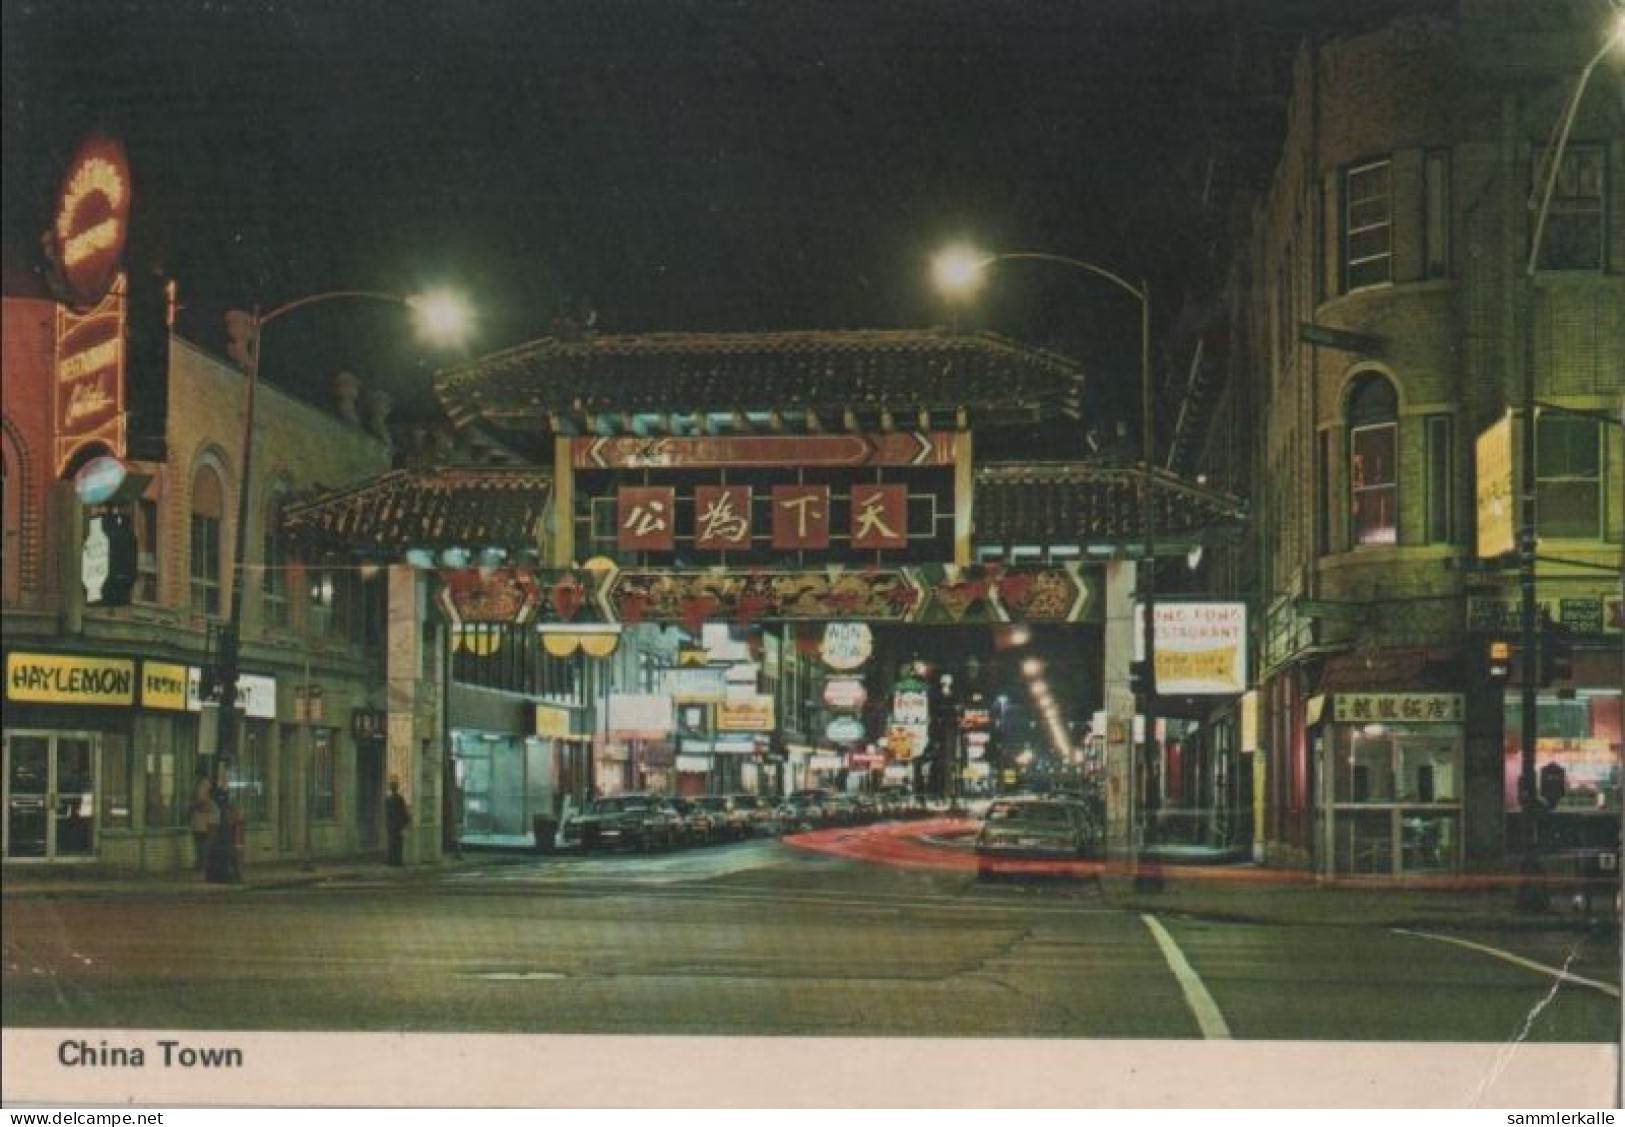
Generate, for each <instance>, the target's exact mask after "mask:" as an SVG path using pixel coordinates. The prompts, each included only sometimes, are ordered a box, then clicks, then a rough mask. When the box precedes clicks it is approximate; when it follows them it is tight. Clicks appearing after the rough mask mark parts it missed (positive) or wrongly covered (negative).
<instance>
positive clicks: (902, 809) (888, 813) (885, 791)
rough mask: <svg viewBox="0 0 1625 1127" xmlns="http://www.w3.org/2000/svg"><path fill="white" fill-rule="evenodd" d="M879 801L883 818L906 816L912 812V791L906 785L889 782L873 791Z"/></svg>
mask: <svg viewBox="0 0 1625 1127" xmlns="http://www.w3.org/2000/svg"><path fill="white" fill-rule="evenodd" d="M875 797H876V798H877V799H879V801H880V814H881V817H884V818H907V817H910V816H911V815H912V814H913V813H914V792H913V791H912V790H911V789H909V788H908V787H906V786H902V785H900V784H895V783H894V784H891V785H889V786H883V787H881V788H880V789H879V790H878V791H876V792H875Z"/></svg>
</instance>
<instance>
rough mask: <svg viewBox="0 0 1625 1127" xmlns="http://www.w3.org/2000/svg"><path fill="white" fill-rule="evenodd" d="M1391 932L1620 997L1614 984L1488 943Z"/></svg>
mask: <svg viewBox="0 0 1625 1127" xmlns="http://www.w3.org/2000/svg"><path fill="white" fill-rule="evenodd" d="M1390 930H1392V931H1393V933H1394V934H1395V935H1414V936H1416V937H1417V938H1418V939H1433V940H1436V941H1438V942H1440V943H1454V944H1455V945H1456V946H1457V947H1466V948H1467V949H1469V950H1472V951H1478V952H1481V953H1482V954H1485V955H1489V956H1490V957H1491V958H1496V959H1500V960H1502V961H1503V962H1508V963H1511V964H1512V965H1514V966H1519V967H1523V968H1524V969H1525V970H1532V971H1538V972H1539V973H1541V974H1545V975H1550V976H1551V977H1553V978H1556V979H1558V980H1560V981H1562V982H1572V983H1574V984H1575V985H1576V986H1589V987H1590V988H1591V989H1593V990H1600V991H1602V992H1603V993H1604V994H1607V995H1608V996H1609V997H1610V998H1617V997H1619V987H1617V986H1615V985H1613V984H1612V983H1608V982H1598V981H1597V980H1596V979H1594V978H1586V977H1584V976H1583V975H1578V974H1574V973H1573V972H1571V971H1566V970H1563V969H1562V968H1560V967H1549V966H1546V965H1545V964H1544V963H1537V962H1535V961H1534V960H1532V959H1526V958H1524V957H1523V956H1522V955H1514V954H1513V953H1512V952H1511V951H1503V950H1501V949H1500V948H1499V947H1491V946H1490V945H1489V944H1487V943H1474V942H1473V941H1472V940H1471V939H1457V938H1456V937H1455V936H1453V935H1434V934H1433V933H1431V932H1427V931H1411V930H1410V929H1409V928H1403V927H1396V928H1392V929H1390Z"/></svg>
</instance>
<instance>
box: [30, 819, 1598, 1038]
mask: <svg viewBox="0 0 1625 1127" xmlns="http://www.w3.org/2000/svg"><path fill="white" fill-rule="evenodd" d="M1618 958H1619V956H1618V947H1617V938H1616V937H1615V936H1608V937H1606V938H1604V937H1597V936H1593V937H1591V938H1585V937H1582V936H1577V935H1574V934H1541V935H1531V934H1529V933H1527V932H1526V931H1517V930H1515V929H1509V930H1508V931H1506V932H1505V933H1502V932H1499V931H1497V930H1496V929H1493V928H1491V929H1485V928H1483V927H1478V928H1476V929H1474V930H1473V931H1471V933H1468V932H1465V931H1464V932H1460V933H1454V934H1452V933H1447V932H1438V933H1429V934H1414V933H1407V932H1404V931H1400V930H1395V929H1392V928H1389V927H1384V926H1376V925H1373V926H1370V927H1366V928H1361V927H1350V926H1347V925H1346V924H1343V925H1339V926H1335V927H1332V926H1315V925H1314V924H1312V923H1309V924H1296V925H1279V924H1278V925H1270V924H1260V923H1256V922H1249V923H1239V922H1225V921H1222V920H1212V919H1200V918H1191V917H1188V916H1177V915H1172V914H1159V913H1156V912H1145V911H1141V910H1125V909H1122V908H1119V907H1114V906H1113V905H1111V904H1109V903H1107V902H1106V900H1105V899H1104V898H1103V897H1102V895H1101V892H1100V889H1099V887H1098V886H1097V885H1096V884H1095V883H1094V882H1093V881H1092V880H1088V879H1032V880H1015V881H999V882H988V881H981V880H977V879H976V878H975V876H974V874H972V873H969V872H966V871H964V870H963V869H944V870H924V871H919V870H912V869H901V868H894V867H887V866H884V865H875V864H867V863H860V862H857V861H853V860H850V859H847V858H843V857H839V856H832V855H828V854H822V853H816V852H809V851H806V850H802V849H798V848H795V847H793V846H791V845H787V844H784V843H781V842H778V841H772V840H762V841H753V842H746V843H741V844H737V845H729V846H719V847H712V848H709V849H703V850H688V851H683V852H678V853H672V854H668V855H663V856H657V857H636V856H612V857H594V858H558V859H540V858H535V859H532V858H527V859H524V860H521V861H517V862H509V863H498V862H497V861H495V860H493V862H492V863H491V864H490V865H489V866H476V867H473V868H466V867H465V868H463V869H459V870H456V871H452V872H448V873H444V874H440V875H437V876H435V877H432V878H429V879H412V880H407V881H401V880H398V879H395V878H393V877H392V876H391V875H389V874H386V873H384V872H382V871H380V872H379V873H378V874H377V876H376V877H374V876H372V875H370V874H361V875H358V876H352V877H346V878H334V879H330V880H327V881H325V882H320V883H316V884H312V885H307V886H301V887H292V888H263V889H252V890H237V891H234V892H231V893H229V894H225V895H221V894H209V893H208V892H207V891H206V890H198V891H195V892H194V891H190V890H181V891H177V890H176V889H174V888H168V889H165V890H157V889H145V890H143V889H140V888H132V889H131V890H128V891H114V892H103V893H100V894H97V895H83V894H53V895H50V896H11V897H8V898H7V899H6V901H5V904H4V991H3V996H0V1014H3V1019H4V1023H5V1024H6V1025H7V1026H15V1027H42V1026H50V1027H64V1026H68V1027H75V1028H84V1029H95V1028H129V1027H145V1028H181V1029H186V1028H191V1029H261V1030H347V1031H366V1032H379V1031H413V1032H417V1031H435V1032H486V1031H492V1032H496V1031H501V1032H516V1033H638V1034H738V1035H746V1034H750V1035H763V1034H790V1035H848V1036H857V1035H861V1036H875V1035H909V1036H944V1035H951V1036H958V1035H965V1036H984V1037H988V1036H992V1037H1000V1036H1037V1037H1068V1038H1080V1037H1081V1038H1095V1037H1101V1038H1174V1039H1179V1038H1199V1037H1211V1038H1222V1037H1233V1038H1238V1039H1255V1040H1271V1039H1307V1040H1320V1039H1337V1040H1357V1041H1367V1040H1379V1041H1393V1040H1407V1041H1409V1040H1420V1041H1481V1042H1495V1043H1504V1042H1508V1041H1512V1040H1516V1039H1519V1038H1524V1039H1529V1040H1537V1041H1569V1042H1588V1041H1590V1042H1611V1041H1617V1039H1618V1037H1619V1034H1620V1000H1619V991H1618V984H1619V970H1618ZM1519 960H1522V961H1521V962H1520V961H1519ZM1565 965H1566V966H1567V969H1568V971H1569V973H1570V974H1571V975H1573V976H1576V977H1572V978H1569V979H1561V978H1559V977H1557V976H1556V975H1554V974H1552V973H1551V970H1552V969H1561V968H1563V967H1564V966H1565ZM1543 968H1546V969H1543Z"/></svg>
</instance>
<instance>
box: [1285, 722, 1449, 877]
mask: <svg viewBox="0 0 1625 1127" xmlns="http://www.w3.org/2000/svg"><path fill="white" fill-rule="evenodd" d="M1311 704H1312V705H1314V707H1315V708H1318V709H1319V725H1318V728H1316V727H1314V726H1313V725H1312V727H1311V738H1312V740H1313V742H1314V743H1315V745H1316V750H1317V755H1316V767H1317V773H1318V776H1319V778H1318V780H1317V783H1318V789H1319V792H1320V796H1321V800H1320V802H1319V803H1318V806H1319V811H1320V813H1319V828H1320V833H1321V835H1322V840H1321V849H1320V850H1319V858H1320V860H1319V865H1318V868H1319V869H1320V871H1322V872H1328V873H1330V874H1332V875H1335V876H1392V875H1408V874H1411V875H1414V874H1426V873H1448V872H1456V871H1459V870H1460V868H1461V866H1462V857H1463V836H1462V796H1463V793H1464V785H1463V783H1464V780H1463V746H1464V738H1463V698H1462V696H1461V695H1460V694H1458V693H1380V692H1373V693H1338V694H1336V695H1334V696H1330V697H1323V698H1319V699H1318V701H1312V702H1311Z"/></svg>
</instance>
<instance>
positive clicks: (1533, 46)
mask: <svg viewBox="0 0 1625 1127" xmlns="http://www.w3.org/2000/svg"><path fill="white" fill-rule="evenodd" d="M1599 19H1600V17H1599V16H1598V14H1597V11H1596V7H1595V6H1594V5H1586V4H1540V5H1529V4H1520V3H1509V2H1505V0H1464V2H1463V3H1461V4H1460V5H1459V7H1458V10H1457V13H1456V15H1455V18H1454V19H1433V18H1428V19H1413V20H1407V21H1402V22H1396V23H1392V24H1389V25H1388V26H1385V27H1382V28H1379V29H1375V30H1372V31H1371V32H1369V33H1368V34H1363V35H1359V36H1355V37H1351V38H1346V39H1338V40H1334V41H1328V42H1318V43H1311V44H1308V45H1306V46H1305V47H1304V48H1303V49H1302V50H1301V51H1300V53H1299V55H1298V58H1297V62H1296V66H1295V69H1294V75H1293V88H1292V96H1291V100H1290V104H1289V109H1288V114H1287V128H1286V134H1285V141H1284V144H1283V147H1282V151H1281V155H1280V159H1279V161H1278V163H1277V165H1276V168H1275V174H1274V178H1273V182H1272V184H1271V186H1270V188H1269V190H1268V192H1267V193H1266V194H1265V195H1264V197H1263V198H1262V199H1261V200H1260V201H1259V202H1258V204H1257V206H1256V208H1255V211H1254V215H1253V222H1252V226H1251V235H1250V238H1249V240H1248V242H1247V244H1246V246H1245V247H1244V248H1243V249H1242V252H1241V253H1240V254H1239V255H1238V257H1237V259H1236V261H1235V262H1234V264H1233V268H1232V270H1231V273H1230V281H1229V287H1228V291H1227V294H1226V300H1225V302H1224V307H1225V310H1226V318H1227V321H1228V332H1227V333H1226V334H1225V339H1226V348H1225V353H1224V356H1223V359H1222V362H1221V364H1220V372H1221V375H1222V386H1223V391H1222V393H1221V396H1220V399H1219V403H1218V406H1217V408H1216V412H1215V420H1214V425H1213V426H1212V427H1211V428H1210V431H1209V434H1208V438H1207V441H1206V444H1205V447H1204V450H1203V455H1202V459H1201V462H1202V466H1203V468H1204V470H1205V471H1206V472H1207V473H1208V474H1209V476H1210V478H1211V479H1212V480H1213V481H1214V482H1215V484H1218V485H1221V486H1228V487H1233V488H1236V489H1238V490H1239V491H1241V492H1244V493H1246V494H1248V495H1250V497H1251V499H1252V517H1253V520H1252V525H1251V531H1250V534H1249V537H1248V539H1247V541H1246V542H1245V543H1244V544H1243V545H1241V546H1239V548H1238V549H1237V550H1236V551H1234V552H1232V553H1231V554H1230V556H1229V558H1228V559H1227V560H1226V561H1224V563H1223V564H1222V565H1221V566H1222V567H1223V568H1224V569H1226V571H1227V573H1228V574H1229V575H1230V576H1231V578H1232V579H1233V581H1234V582H1236V583H1237V585H1238V586H1239V587H1240V588H1241V589H1242V590H1245V591H1247V592H1249V594H1250V597H1251V600H1252V601H1253V602H1254V605H1255V607H1256V613H1255V637H1254V648H1255V653H1257V655H1258V659H1257V664H1256V669H1255V686H1254V695H1253V696H1252V698H1251V699H1250V700H1249V701H1248V703H1247V707H1246V708H1244V709H1243V710H1242V711H1243V713H1244V714H1245V713H1252V716H1255V717H1256V722H1254V721H1253V719H1252V717H1248V719H1247V722H1246V723H1243V724H1242V725H1241V726H1240V728H1239V729H1238V747H1237V752H1238V754H1239V755H1240V756H1241V757H1242V758H1243V759H1244V760H1246V761H1247V767H1248V774H1249V775H1250V776H1251V781H1252V782H1253V784H1254V786H1255V788H1256V792H1257V802H1256V809H1257V811H1258V813H1259V814H1260V815H1261V817H1260V818H1259V820H1258V823H1257V826H1256V833H1257V836H1258V838H1259V840H1260V843H1261V846H1262V848H1261V853H1262V854H1263V855H1264V856H1265V857H1266V858H1267V859H1268V860H1270V861H1271V862H1274V863H1279V864H1285V865H1292V866H1301V867H1307V868H1312V869H1314V870H1315V871H1318V872H1322V873H1328V874H1339V875H1352V874H1393V873H1398V874H1412V873H1426V872H1436V871H1460V870H1463V869H1473V868H1479V867H1489V866H1495V865H1498V864H1502V863H1504V862H1505V860H1506V858H1507V857H1508V855H1509V854H1511V853H1512V852H1514V851H1515V850H1516V849H1517V848H1518V847H1519V843H1521V842H1522V841H1523V840H1524V837H1523V835H1524V827H1523V826H1522V825H1521V824H1520V815H1519V813H1518V810H1519V799H1518V790H1517V777H1518V773H1519V769H1520V764H1519V749H1520V745H1521V738H1520V734H1519V693H1518V687H1519V680H1518V676H1519V673H1518V669H1517V662H1519V661H1539V660H1540V658H1539V656H1538V654H1530V653H1521V652H1517V651H1518V650H1519V649H1521V647H1520V645H1519V643H1520V642H1521V641H1522V639H1521V635H1520V633H1519V629H1518V627H1519V620H1518V592H1519V588H1518V574H1517V570H1516V567H1515V562H1516V561H1515V553H1512V551H1511V550H1512V548H1513V547H1514V545H1513V544H1506V545H1502V546H1499V547H1497V548H1496V549H1495V550H1493V551H1486V552H1480V550H1479V545H1480V542H1481V539H1480V538H1481V537H1482V536H1484V535H1485V534H1486V533H1488V532H1489V531H1491V528H1492V524H1493V525H1495V526H1496V527H1499V526H1507V527H1510V526H1511V525H1510V524H1508V521H1509V520H1510V521H1511V522H1512V523H1513V524H1515V522H1516V501H1517V497H1516V492H1515V490H1516V482H1517V481H1518V476H1517V474H1516V473H1514V472H1513V470H1514V469H1515V468H1521V467H1518V466H1517V459H1516V457H1514V456H1512V454H1511V452H1512V451H1515V450H1516V449H1517V443H1516V442H1515V441H1509V440H1508V438H1507V434H1508V432H1509V431H1510V432H1511V434H1513V435H1514V436H1515V435H1516V434H1517V433H1518V428H1521V427H1522V426H1523V425H1525V422H1526V418H1525V414H1526V413H1525V411H1524V409H1523V408H1524V406H1525V401H1526V399H1528V398H1530V397H1529V396H1528V395H1527V393H1526V386H1525V383H1524V380H1525V377H1526V374H1527V375H1528V376H1529V378H1531V379H1532V380H1533V387H1534V395H1533V397H1532V398H1533V400H1534V402H1535V403H1536V404H1537V410H1536V414H1535V419H1536V421H1535V424H1534V425H1535V428H1536V430H1535V441H1536V449H1537V453H1536V455H1535V463H1534V466H1535V468H1534V474H1533V476H1534V479H1535V482H1536V490H1535V500H1536V510H1537V514H1538V515H1537V520H1536V531H1537V532H1538V535H1539V549H1538V555H1539V562H1538V564H1537V577H1538V580H1537V590H1538V601H1539V604H1540V607H1541V610H1542V614H1543V617H1544V618H1546V619H1549V621H1550V624H1551V625H1550V626H1549V627H1546V628H1544V629H1543V630H1542V636H1543V637H1545V638H1547V639H1551V638H1556V639H1557V641H1556V642H1555V643H1554V642H1551V641H1548V642H1547V643H1546V644H1545V646H1544V647H1543V648H1544V649H1545V650H1546V652H1547V654H1548V659H1547V662H1546V667H1545V668H1544V669H1543V670H1542V676H1541V680H1542V682H1543V687H1542V689H1541V695H1540V698H1539V728H1538V738H1537V760H1538V764H1539V766H1540V767H1541V768H1543V769H1544V768H1546V767H1548V765H1555V767H1556V768H1558V769H1559V770H1560V771H1561V777H1562V778H1563V779H1564V780H1565V781H1566V787H1565V789H1564V792H1563V793H1562V795H1561V796H1559V797H1557V798H1556V799H1555V800H1553V801H1549V802H1548V803H1547V805H1548V806H1549V807H1550V809H1549V811H1548V814H1547V816H1546V817H1543V818H1542V819H1541V821H1542V822H1543V823H1545V830H1544V831H1543V832H1544V833H1545V834H1546V835H1547V841H1548V843H1550V844H1569V845H1585V844H1600V843H1606V842H1611V841H1617V836H1618V831H1619V811H1620V757H1621V721H1620V685H1621V680H1622V676H1621V609H1620V608H1621V600H1620V596H1621V587H1620V564H1621V539H1622V532H1625V473H1622V455H1625V443H1622V441H1621V429H1620V422H1621V401H1622V396H1625V187H1622V183H1625V182H1622V178H1621V172H1622V169H1625V106H1622V103H1621V100H1620V98H1619V96H1618V77H1617V71H1615V72H1614V73H1612V74H1607V73H1605V72H1604V71H1599V72H1598V73H1597V75H1596V76H1595V81H1594V82H1593V83H1592V86H1591V89H1590V91H1589V94H1588V96H1587V97H1585V98H1584V99H1583V100H1582V101H1581V102H1580V104H1579V106H1578V111H1577V115H1576V117H1575V119H1574V127H1573V131H1572V134H1571V135H1570V137H1569V138H1568V141H1567V144H1566V145H1565V146H1564V147H1563V149H1562V151H1561V154H1560V156H1559V155H1557V154H1555V153H1554V150H1553V149H1552V148H1551V147H1550V146H1551V145H1552V141H1553V138H1554V137H1555V136H1556V135H1557V134H1556V132H1555V130H1554V126H1555V125H1556V124H1557V123H1558V122H1559V121H1560V119H1561V118H1562V116H1563V114H1564V112H1565V105H1566V103H1567V101H1568V99H1569V97H1570V95H1571V94H1572V93H1573V91H1574V89H1575V85H1576V81H1577V79H1578V77H1579V75H1580V72H1581V70H1582V68H1583V67H1584V65H1585V62H1586V60H1587V59H1589V58H1590V57H1592V56H1593V55H1594V54H1595V53H1596V52H1597V50H1598V48H1599V47H1600V45H1601V43H1602V40H1603V37H1604V36H1605V35H1606V33H1607V32H1606V29H1604V28H1603V27H1602V26H1600V23H1599ZM1605 70H1606V68H1605ZM1551 159H1558V160H1559V165H1558V168H1557V171H1556V178H1555V191H1554V193H1553V196H1552V203H1551V208H1550V212H1549V219H1548V221H1547V224H1546V228H1545V231H1544V237H1543V239H1542V241H1541V245H1540V246H1539V248H1538V252H1537V253H1535V254H1534V255H1533V263H1534V269H1533V270H1532V271H1530V270H1528V269H1527V266H1528V264H1529V263H1530V261H1531V257H1532V255H1531V248H1532V240H1533V238H1534V234H1533V232H1534V227H1535V223H1534V217H1535V214H1536V211H1537V210H1538V207H1537V204H1538V200H1539V197H1540V189H1541V188H1542V186H1543V184H1544V179H1543V177H1544V173H1545V172H1546V170H1547V169H1548V168H1549V165H1548V163H1547V162H1548V161H1549V160H1551ZM1531 201H1536V203H1532V202H1531ZM1497 424H1500V429H1497ZM1486 458H1487V459H1489V460H1488V461H1486V460H1485V459H1486ZM1497 459H1499V461H1497ZM1509 460H1510V462H1511V464H1510V465H1509V464H1508V462H1509ZM1497 465H1499V466H1500V469H1499V470H1496V469H1495V467H1496V466H1497ZM1508 481H1510V482H1512V483H1513V490H1514V493H1513V495H1512V496H1510V497H1508V496H1506V495H1505V494H1506V487H1505V483H1506V482H1508ZM1508 505H1510V506H1511V508H1510V512H1509V510H1508V509H1507V508H1506V507H1505V506H1508ZM1497 506H1502V507H1501V508H1500V509H1497ZM1497 643H1510V644H1511V645H1512V647H1513V650H1514V652H1513V654H1512V657H1513V669H1512V673H1513V677H1512V679H1511V680H1510V681H1503V680H1500V679H1498V678H1497V674H1498V673H1499V672H1500V669H1499V668H1498V667H1497V666H1495V665H1494V664H1493V663H1492V662H1491V661H1490V660H1489V659H1488V657H1489V654H1491V653H1492V652H1494V653H1497V654H1500V653H1502V652H1503V651H1501V650H1499V649H1493V650H1492V647H1494V646H1495V645H1496V644H1497ZM1570 648H1572V653H1573V657H1572V663H1571V662H1569V661H1568V660H1566V658H1565V659H1562V660H1557V661H1554V660H1553V659H1554V658H1557V657H1559V655H1560V654H1562V653H1563V652H1564V651H1567V650H1568V649H1570Z"/></svg>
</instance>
